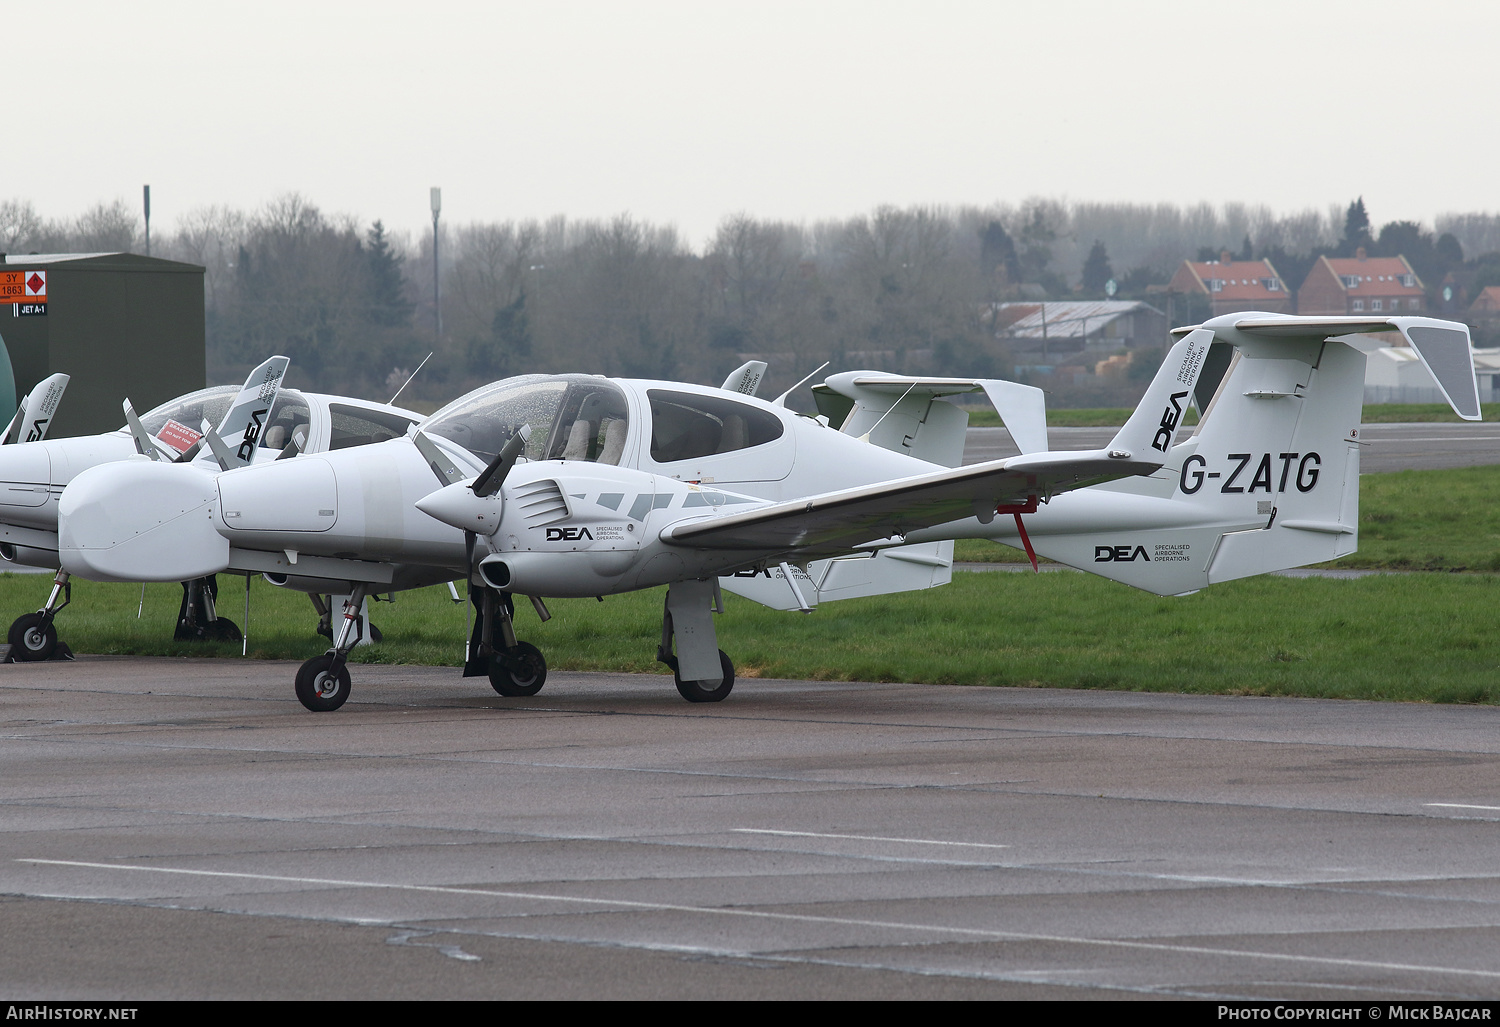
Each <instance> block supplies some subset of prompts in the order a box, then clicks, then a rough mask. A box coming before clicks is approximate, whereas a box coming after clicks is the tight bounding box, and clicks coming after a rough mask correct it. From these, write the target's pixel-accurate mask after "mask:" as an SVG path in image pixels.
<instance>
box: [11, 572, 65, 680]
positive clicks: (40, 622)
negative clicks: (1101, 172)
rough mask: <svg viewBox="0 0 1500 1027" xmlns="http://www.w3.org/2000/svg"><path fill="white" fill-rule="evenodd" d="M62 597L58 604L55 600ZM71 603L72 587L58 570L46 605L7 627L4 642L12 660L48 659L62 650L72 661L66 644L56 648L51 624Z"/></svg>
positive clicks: (57, 645) (55, 638)
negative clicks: (8, 630) (7, 644)
mask: <svg viewBox="0 0 1500 1027" xmlns="http://www.w3.org/2000/svg"><path fill="white" fill-rule="evenodd" d="M59 597H61V598H62V602H61V603H59V602H58V601H57V600H58V598H59ZM72 601H73V586H72V584H71V583H70V582H69V580H68V572H67V571H64V570H59V571H58V572H57V575H56V576H55V577H54V578H53V579H52V591H51V592H50V593H49V594H48V595H47V604H46V605H45V606H43V607H42V608H41V609H40V610H38V611H37V612H36V613H27V614H23V615H22V616H20V617H17V618H16V619H15V622H14V623H12V624H11V626H10V633H9V635H8V636H7V639H6V641H8V642H10V654H11V657H12V658H13V659H15V660H17V661H18V662H21V663H33V662H39V661H41V660H50V659H52V658H53V657H55V656H57V655H58V650H59V649H61V650H62V651H63V653H64V654H65V655H66V656H67V658H69V659H71V658H72V653H71V651H69V650H68V647H67V646H66V645H59V643H58V641H57V628H56V627H55V626H54V625H53V623H52V621H53V618H55V617H56V616H57V615H58V613H59V612H60V611H61V610H62V608H63V607H64V606H67V605H68V604H69V603H71V602H72Z"/></svg>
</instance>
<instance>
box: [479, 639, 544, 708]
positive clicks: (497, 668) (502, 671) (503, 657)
mask: <svg viewBox="0 0 1500 1027" xmlns="http://www.w3.org/2000/svg"><path fill="white" fill-rule="evenodd" d="M546 683H547V661H546V659H545V658H544V657H543V656H542V651H541V650H540V649H538V648H537V647H536V646H534V645H532V644H531V643H530V642H517V643H516V647H515V648H514V649H512V650H510V651H509V652H508V653H498V652H497V653H496V654H495V655H494V656H492V657H490V686H491V687H492V688H494V690H495V691H497V692H499V693H500V694H501V695H512V696H515V695H536V694H537V693H538V692H540V691H541V690H542V686H543V685H545V684H546Z"/></svg>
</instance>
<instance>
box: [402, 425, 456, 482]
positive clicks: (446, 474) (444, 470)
mask: <svg viewBox="0 0 1500 1027" xmlns="http://www.w3.org/2000/svg"><path fill="white" fill-rule="evenodd" d="M411 441H412V443H413V444H414V445H415V446H416V447H417V452H418V453H421V454H422V459H423V460H426V461H427V466H428V467H430V468H431V469H432V473H433V474H434V475H435V476H436V477H437V480H438V483H439V484H440V485H456V484H458V483H459V482H461V481H463V480H464V479H465V478H467V477H468V475H467V474H465V473H464V472H463V471H460V470H459V469H458V467H457V466H456V465H455V464H454V463H453V461H452V460H449V459H448V455H447V454H446V453H444V452H443V451H442V450H441V449H438V447H437V445H436V443H434V442H433V441H432V440H431V439H429V438H428V437H427V436H426V435H423V434H422V433H421V432H417V433H416V434H415V435H413V436H412V437H411Z"/></svg>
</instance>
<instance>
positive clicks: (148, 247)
mask: <svg viewBox="0 0 1500 1027" xmlns="http://www.w3.org/2000/svg"><path fill="white" fill-rule="evenodd" d="M145 198H146V256H148V257H149V256H151V187H150V186H149V185H148V186H146V187H145Z"/></svg>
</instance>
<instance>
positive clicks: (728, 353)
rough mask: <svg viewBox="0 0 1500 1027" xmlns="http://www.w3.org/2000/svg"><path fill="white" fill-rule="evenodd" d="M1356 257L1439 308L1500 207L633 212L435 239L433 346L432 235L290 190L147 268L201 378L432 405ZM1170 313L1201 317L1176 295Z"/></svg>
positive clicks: (703, 370) (83, 223) (875, 347)
mask: <svg viewBox="0 0 1500 1027" xmlns="http://www.w3.org/2000/svg"><path fill="white" fill-rule="evenodd" d="M143 229H144V225H143V223H142V221H141V218H140V216H139V215H138V214H137V213H136V212H135V211H134V210H133V209H132V208H131V207H130V206H128V205H127V204H126V203H125V202H124V201H117V202H115V203H114V204H101V205H99V206H96V207H94V208H93V209H91V210H89V211H86V212H85V213H84V214H82V215H80V216H79V217H78V218H76V219H74V220H71V221H49V220H46V219H43V218H40V217H38V216H37V214H36V212H35V210H34V208H33V207H32V205H31V204H29V203H27V202H25V201H10V202H0V252H4V253H10V254H24V253H57V252H74V253H77V252H107V251H129V252H135V253H143V252H145V238H144V231H143ZM1355 245H1366V246H1368V247H1369V248H1370V250H1371V252H1372V253H1384V252H1386V251H1387V250H1390V252H1392V253H1396V252H1400V253H1403V254H1405V255H1406V256H1407V258H1408V259H1409V260H1411V262H1412V264H1413V266H1414V268H1415V270H1416V271H1417V273H1418V275H1419V276H1421V277H1422V279H1423V281H1424V283H1425V284H1426V285H1427V286H1428V289H1429V292H1434V291H1436V290H1437V289H1438V288H1439V286H1440V283H1441V280H1442V279H1443V277H1444V275H1446V274H1448V273H1449V272H1450V271H1455V270H1462V271H1463V272H1464V273H1465V279H1464V280H1465V282H1466V283H1467V285H1466V287H1468V288H1471V289H1474V290H1477V288H1480V287H1482V286H1483V285H1485V284H1500V215H1497V214H1453V215H1445V216H1443V217H1440V218H1439V219H1438V220H1437V223H1436V224H1435V225H1434V226H1433V228H1432V229H1428V228H1426V227H1424V226H1421V225H1417V224H1415V223H1411V222H1393V223H1389V224H1386V225H1384V226H1383V227H1381V228H1380V229H1379V230H1378V231H1376V230H1374V229H1373V228H1372V225H1371V222H1370V219H1369V217H1368V216H1367V214H1366V213H1365V208H1364V204H1363V202H1362V201H1356V202H1355V203H1351V204H1350V205H1349V206H1348V207H1347V208H1345V207H1332V208H1329V209H1328V210H1325V211H1316V210H1309V211H1304V212H1301V213H1296V214H1289V215H1277V214H1275V213H1273V212H1272V211H1270V210H1269V209H1268V208H1265V207H1255V206H1248V205H1243V204H1227V205H1225V206H1223V207H1213V206H1210V205H1207V204H1199V205H1196V206H1188V207H1179V206H1174V205H1171V204H1158V205H1154V206H1152V205H1138V204H1106V203H1067V202H1062V201H1056V200H1047V199H1033V200H1028V201H1026V202H1024V203H1021V204H1019V205H1015V206H1010V205H999V206H992V207H952V208H936V207H915V208H906V209H897V208H893V207H882V208H879V209H877V210H875V211H873V212H871V213H869V214H868V215H864V216H861V217H855V218H851V219H848V220H839V221H822V222H817V223H814V224H811V225H806V224H793V223H788V222H782V221H774V220H768V219H761V218H754V217H750V216H748V215H732V216H730V217H727V218H725V219H724V221H723V222H722V223H721V224H720V226H719V229H718V231H717V232H716V233H715V235H714V238H713V239H712V240H711V241H710V242H709V243H708V244H707V245H706V246H704V247H703V248H702V250H696V249H694V248H693V247H692V246H690V245H688V244H687V243H686V242H684V241H683V240H682V238H681V237H680V236H679V235H678V234H677V232H676V230H675V229H674V228H672V227H670V226H663V225H654V224H649V223H646V222H642V221H640V220H637V219H634V218H632V217H630V216H628V215H626V216H621V217H617V218H614V219H612V220H606V221H572V220H568V219H566V218H563V217H556V218H553V219H550V220H548V221H542V222H538V221H521V222H501V223H492V224H482V223H470V224H445V225H443V227H442V234H441V237H440V239H439V247H438V249H439V254H440V257H441V293H442V303H441V310H442V335H441V336H440V337H439V336H437V334H436V318H435V316H434V304H433V273H432V251H433V247H432V233H431V231H430V230H429V231H427V232H424V233H422V235H421V237H420V238H415V239H413V238H411V237H408V236H406V235H402V234H392V233H387V232H386V231H385V229H384V228H383V226H382V224H381V222H379V221H375V222H366V221H362V220H360V219H358V218H355V217H353V216H347V215H329V214H325V213H324V212H323V211H322V210H320V209H319V208H318V207H317V206H315V205H314V204H312V203H310V202H308V201H307V200H306V199H304V198H302V197H301V196H298V195H295V194H292V195H287V196H283V197H281V198H278V199H277V200H274V201H273V202H271V203H269V204H268V205H266V206H265V207H264V208H263V209H260V210H257V211H253V212H245V211H240V210H235V209H232V208H228V207H220V206H213V207H207V208H201V209H198V210H195V211H193V212H192V213H191V214H189V215H187V216H186V217H184V218H182V219H181V220H180V221H178V222H177V224H176V225H175V227H174V229H173V230H172V231H170V232H167V233H162V232H160V230H159V229H158V231H157V232H156V233H155V234H153V238H152V240H151V255H152V256H157V257H166V258H171V259H175V260H182V261H188V262H191V263H194V264H201V265H203V266H204V267H205V268H206V269H207V273H206V277H205V294H206V301H207V309H208V324H207V328H208V362H209V373H210V377H211V378H212V379H213V380H220V379H222V380H225V381H228V380H232V379H234V378H235V377H237V376H238V375H241V374H243V373H244V371H245V370H246V369H247V368H249V367H250V366H252V365H254V364H255V363H257V362H259V361H260V360H261V359H263V358H264V356H265V355H266V354H268V353H272V352H282V353H285V354H287V355H288V356H290V357H291V358H292V361H293V371H292V376H291V378H290V379H289V380H291V381H294V382H295V383H297V384H298V385H300V386H302V387H305V388H315V389H320V390H324V391H336V392H344V393H352V394H358V395H364V396H369V397H371V398H380V399H384V398H389V395H390V393H391V392H393V391H394V389H395V388H396V386H397V385H398V384H399V383H400V382H401V381H402V380H404V379H405V377H406V374H407V373H408V372H409V371H410V370H411V369H413V368H415V367H416V366H417V364H418V363H419V362H420V361H421V360H422V358H423V357H424V356H426V355H427V353H428V352H429V351H434V352H435V355H434V356H433V358H432V360H431V362H430V363H429V364H428V366H427V368H426V369H425V370H423V372H422V374H421V375H420V376H419V377H418V379H417V380H416V382H414V383H413V385H412V387H411V390H410V391H409V392H407V393H405V394H404V397H408V396H410V397H418V398H424V399H426V400H427V401H428V402H429V403H432V402H440V401H444V400H446V399H449V398H452V397H453V396H456V395H458V394H459V393H460V392H462V391H464V390H465V389H468V388H470V387H472V386H474V385H477V384H480V383H482V382H486V381H490V380H493V379H496V378H500V377H504V376H508V375H513V374H522V373H527V372H553V371H586V372H597V373H601V374H614V375H628V376H641V377H661V378H675V379H683V380H692V381H700V382H717V381H719V380H720V379H721V378H722V376H723V375H724V374H726V373H727V372H728V371H729V370H731V369H732V368H734V367H735V366H737V365H738V364H739V363H741V362H742V360H743V359H744V356H745V355H746V354H753V355H758V356H764V357H765V358H767V359H769V360H770V362H771V370H770V377H769V382H768V384H767V385H766V386H765V387H764V391H767V392H772V391H780V390H781V389H784V388H786V387H788V386H790V385H791V384H792V383H793V382H794V381H796V380H797V379H798V378H801V377H802V376H803V375H805V374H808V373H810V372H811V371H812V370H813V369H814V368H816V367H817V366H818V365H819V364H820V363H822V362H823V361H825V360H830V361H832V363H833V366H832V367H831V368H830V369H829V370H830V371H833V370H841V369H846V368H851V367H875V368H880V369H884V370H892V371H902V370H919V371H922V372H925V373H935V374H951V375H1004V374H1006V373H1007V372H1008V371H1009V370H1010V360H1009V354H1008V353H1007V352H1006V351H1005V349H1004V347H1003V344H1002V343H997V342H996V341H995V340H994V339H993V338H992V337H991V335H990V332H989V330H988V329H987V327H986V323H985V319H984V317H983V316H982V315H983V313H984V311H985V310H986V308H987V306H988V304H991V303H995V302H1001V301H1004V300H1008V299H1015V298H1020V297H1023V296H1025V297H1032V296H1038V295H1045V296H1047V297H1049V298H1056V299H1060V298H1077V297H1081V296H1102V291H1101V290H1102V289H1103V288H1104V283H1105V282H1106V281H1107V280H1110V279H1113V280H1114V281H1115V282H1116V285H1117V297H1118V298H1128V299H1134V298H1145V299H1150V300H1152V301H1153V302H1158V303H1159V302H1160V300H1161V297H1160V296H1159V295H1157V294H1155V293H1150V294H1148V291H1147V290H1148V289H1149V288H1150V287H1152V286H1161V285H1163V284H1164V283H1166V282H1167V281H1168V279H1169V278H1170V277H1171V274H1172V272H1173V270H1174V269H1175V268H1176V267H1177V265H1178V264H1179V263H1180V262H1181V261H1182V260H1183V259H1207V257H1208V256H1209V255H1212V256H1213V257H1217V255H1218V254H1219V252H1221V251H1223V250H1228V251H1230V252H1232V253H1234V254H1235V255H1236V256H1251V255H1253V256H1254V257H1256V258H1259V257H1263V256H1269V257H1271V259H1272V261H1273V263H1275V264H1276V267H1277V270H1278V271H1279V272H1280V273H1281V275H1282V277H1283V278H1284V279H1285V280H1286V281H1287V283H1288V285H1289V286H1290V287H1292V288H1294V289H1295V288H1296V287H1297V286H1299V285H1300V284H1301V281H1302V278H1303V277H1304V276H1305V275H1306V271H1307V269H1308V268H1310V267H1311V265H1312V263H1313V261H1314V260H1315V259H1316V257H1317V255H1318V254H1320V253H1325V252H1326V253H1339V252H1343V251H1345V250H1348V251H1350V252H1352V248H1353V247H1354V246H1355ZM1491 278H1493V281H1491V280H1490V279H1491ZM1432 298H1433V301H1434V302H1433V303H1432V304H1430V306H1429V309H1433V310H1436V309H1438V304H1437V303H1436V297H1435V296H1433V297H1432ZM1173 313H1174V316H1176V318H1177V320H1179V321H1186V320H1188V319H1189V318H1190V317H1191V316H1193V315H1194V314H1196V313H1199V312H1196V311H1193V310H1191V309H1189V308H1188V306H1187V304H1185V303H1182V302H1181V301H1179V303H1178V306H1177V309H1176V310H1175V311H1174V312H1173ZM1200 316H1201V314H1200ZM1128 387H1129V388H1135V389H1136V390H1137V391H1138V390H1139V387H1140V384H1139V383H1136V384H1133V385H1130V386H1128ZM1060 398H1061V397H1060ZM1094 398H1095V399H1109V398H1110V397H1104V396H1102V395H1101V396H1099V397H1094ZM1116 401H1129V397H1117V398H1116Z"/></svg>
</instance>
